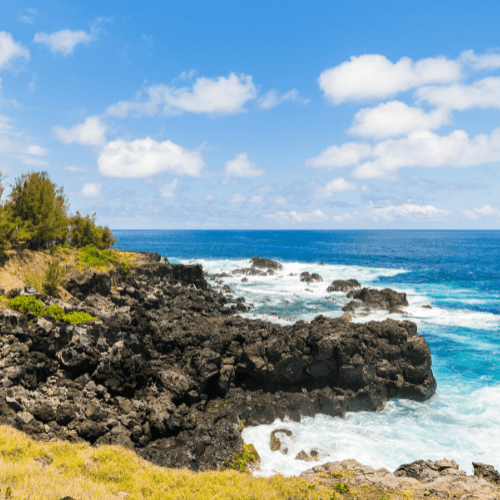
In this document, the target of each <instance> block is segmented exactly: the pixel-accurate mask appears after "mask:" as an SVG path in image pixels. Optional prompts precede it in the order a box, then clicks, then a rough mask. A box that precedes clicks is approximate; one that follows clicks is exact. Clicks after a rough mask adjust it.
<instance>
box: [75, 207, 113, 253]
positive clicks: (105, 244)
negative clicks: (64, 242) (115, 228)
mask: <svg viewBox="0 0 500 500" xmlns="http://www.w3.org/2000/svg"><path fill="white" fill-rule="evenodd" d="M69 226H70V229H69V238H70V240H71V244H72V245H74V246H75V247H77V248H81V247H85V246H87V245H94V246H95V247H96V248H98V249H100V250H104V249H106V248H109V247H111V246H113V245H114V244H115V241H116V240H115V238H114V237H113V233H112V232H111V229H109V227H107V226H104V227H103V226H96V218H95V214H93V215H92V216H90V215H85V216H83V215H81V214H80V212H76V215H73V216H72V217H71V218H70V219H69Z"/></svg>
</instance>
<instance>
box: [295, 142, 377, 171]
mask: <svg viewBox="0 0 500 500" xmlns="http://www.w3.org/2000/svg"><path fill="white" fill-rule="evenodd" d="M371 150H372V148H371V146H370V145H369V144H364V143H361V142H346V143H344V144H342V145H341V146H330V147H328V148H326V149H325V150H324V151H322V152H321V153H320V154H319V155H318V156H316V157H314V158H309V159H308V160H306V163H305V164H306V167H322V168H342V167H349V166H352V165H356V164H357V163H359V162H360V161H361V160H363V159H365V158H367V157H368V156H370V153H371Z"/></svg>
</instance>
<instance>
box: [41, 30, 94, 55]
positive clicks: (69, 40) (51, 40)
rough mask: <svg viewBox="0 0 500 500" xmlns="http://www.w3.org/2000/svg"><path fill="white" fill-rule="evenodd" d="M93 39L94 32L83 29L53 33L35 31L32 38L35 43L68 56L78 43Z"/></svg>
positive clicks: (88, 41)
mask: <svg viewBox="0 0 500 500" xmlns="http://www.w3.org/2000/svg"><path fill="white" fill-rule="evenodd" d="M93 40H95V35H94V33H87V32H86V31H83V30H77V31H72V30H69V29H66V30H61V31H55V32H54V33H50V34H49V33H41V32H40V33H35V38H34V39H33V41H34V42H36V43H42V44H44V45H47V46H48V47H49V48H50V50H51V51H52V53H53V54H62V55H63V56H69V55H70V54H72V53H73V50H74V49H75V47H76V46H77V45H78V44H80V43H83V44H86V45H88V44H89V43H90V42H91V41H93Z"/></svg>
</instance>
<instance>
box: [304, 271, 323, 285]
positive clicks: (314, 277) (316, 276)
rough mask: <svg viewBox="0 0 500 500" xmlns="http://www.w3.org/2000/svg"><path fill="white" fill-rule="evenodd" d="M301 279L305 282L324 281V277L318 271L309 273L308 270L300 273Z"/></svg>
mask: <svg viewBox="0 0 500 500" xmlns="http://www.w3.org/2000/svg"><path fill="white" fill-rule="evenodd" d="M300 281H303V282H305V283H320V282H321V281H323V278H322V277H321V276H320V275H319V274H317V273H312V274H309V273H308V272H307V271H304V272H303V273H300Z"/></svg>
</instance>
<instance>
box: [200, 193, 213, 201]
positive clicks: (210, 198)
mask: <svg viewBox="0 0 500 500" xmlns="http://www.w3.org/2000/svg"><path fill="white" fill-rule="evenodd" d="M203 201H215V196H214V195H213V194H207V195H206V196H205V198H203Z"/></svg>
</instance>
